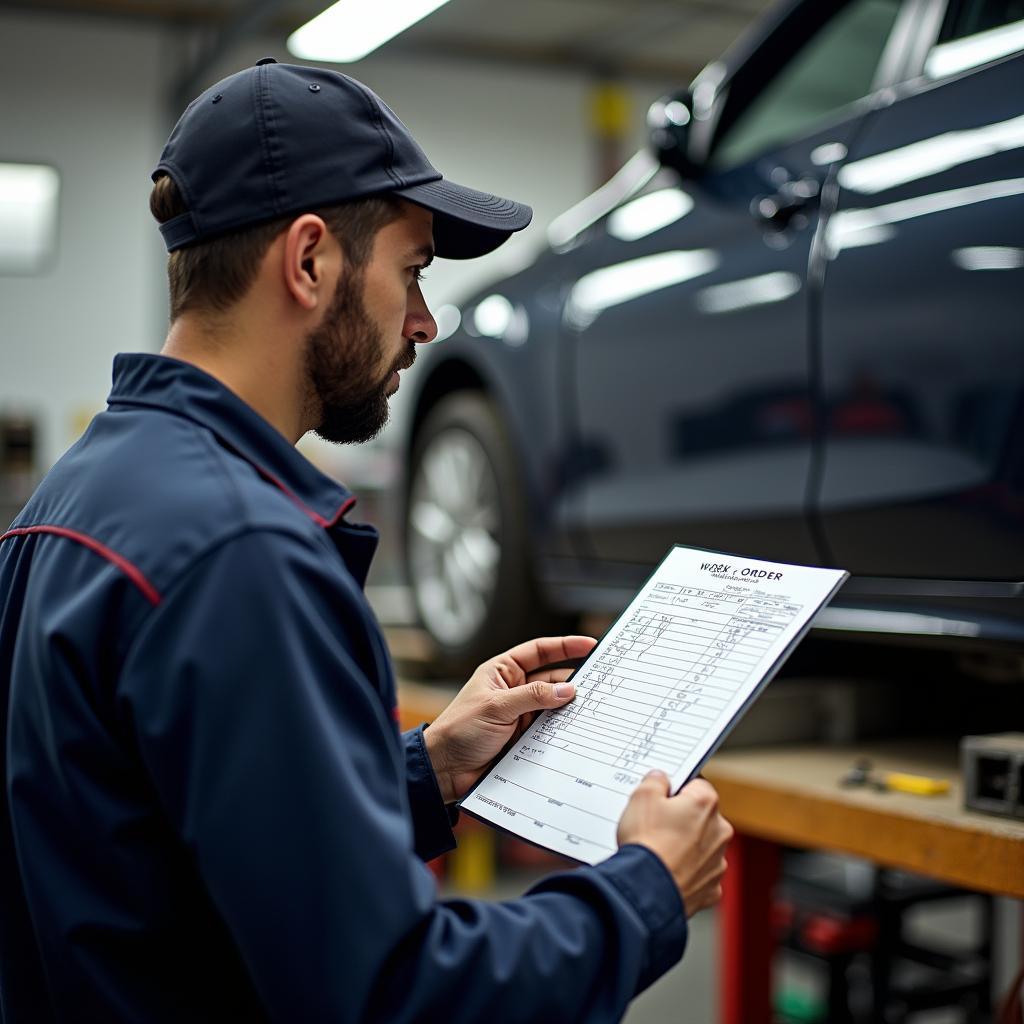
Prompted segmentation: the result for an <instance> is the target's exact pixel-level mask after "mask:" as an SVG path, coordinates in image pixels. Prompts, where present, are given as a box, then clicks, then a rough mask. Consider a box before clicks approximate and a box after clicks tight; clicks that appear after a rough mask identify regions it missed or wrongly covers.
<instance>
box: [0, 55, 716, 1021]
mask: <svg viewBox="0 0 1024 1024" xmlns="http://www.w3.org/2000/svg"><path fill="white" fill-rule="evenodd" d="M154 182H155V183H154V187H153V192H152V196H151V208H152V210H153V212H154V214H155V215H156V217H157V220H158V221H160V230H161V232H162V234H163V236H164V240H165V242H166V244H167V248H168V251H169V253H170V256H169V258H168V276H169V282H170V295H171V326H170V331H169V334H168V336H167V340H166V343H165V345H164V349H163V352H162V354H160V355H121V356H118V357H117V359H116V361H115V364H114V384H113V389H112V391H111V394H110V398H109V408H108V409H107V410H106V411H105V412H103V413H101V414H100V415H99V416H97V417H96V419H95V420H94V421H93V422H92V424H91V425H90V427H89V429H88V430H87V431H86V433H85V435H84V436H83V437H82V439H81V440H80V441H79V442H78V443H77V444H76V445H75V446H74V447H73V448H72V449H71V450H70V451H69V452H68V453H67V455H66V456H65V457H64V458H63V459H61V461H60V462H59V463H58V464H57V465H56V466H55V467H54V469H53V470H52V471H51V472H50V473H49V475H48V476H47V478H46V480H45V481H44V482H43V483H42V485H41V486H40V488H39V490H38V491H37V492H36V494H35V495H34V496H33V497H32V499H31V500H30V501H29V503H28V505H27V506H26V508H25V510H24V511H23V513H22V514H21V516H19V518H18V520H17V521H16V522H15V523H14V525H13V526H12V528H11V529H10V530H9V531H7V532H6V533H5V534H4V535H3V537H2V538H0V541H2V542H0V594H2V595H3V597H2V598H0V600H2V602H3V603H2V605H0V679H4V680H8V681H9V692H8V693H7V694H5V695H4V700H3V705H2V706H3V708H4V716H5V717H4V722H3V724H4V735H5V755H6V757H5V762H6V768H5V773H6V778H5V782H6V785H5V787H4V794H5V797H4V800H5V803H4V814H3V816H2V820H0V852H2V872H3V873H2V889H0V893H2V904H0V970H2V977H0V993H2V999H3V1005H2V1009H3V1019H4V1020H5V1021H6V1022H8V1024H10V1022H15V1024H17V1022H21V1021H31V1022H33V1024H39V1022H41V1021H46V1020H51V1019H57V1020H62V1021H78V1020H82V1021H85V1020H88V1021H100V1020H102V1021H106V1022H112V1021H146V1022H147V1024H158V1022H164V1021H167V1022H170V1021H206V1020H208V1021H218V1022H226V1021H243V1020H266V1019H272V1020H281V1021H304V1022H309V1021H377V1020H381V1021H435V1020H438V1021H439V1020H449V1021H467V1022H476V1021H482V1020H489V1021H492V1022H498V1021H519V1020H523V1021H526V1020H530V1021H537V1020H565V1021H584V1020H586V1021H611V1020H616V1019H618V1018H619V1017H620V1016H621V1014H622V1013H623V1011H624V1009H625V1007H626V1005H627V1003H628V1001H629V1000H630V998H632V996H633V995H634V994H636V993H637V992H638V991H640V990H641V989H643V988H644V987H645V986H647V985H648V984H650V983H651V982H652V981H653V980H654V979H655V978H657V977H658V976H659V975H660V974H662V973H663V972H664V971H665V970H666V969H667V968H668V967H669V966H671V965H672V964H673V963H674V962H675V961H676V960H677V959H678V958H679V956H680V955H681V954H682V950H683V945H684V942H685V938H686V918H687V915H692V914H694V913H696V912H697V911H699V910H701V909H703V908H704V907H707V906H710V905H712V904H713V903H714V902H715V901H716V900H717V899H718V898H719V896H720V885H719V883H720V879H721V876H722V873H723V871H724V859H723V850H724V847H725V844H726V842H727V841H728V839H729V835H730V832H731V830H730V828H729V826H728V825H727V824H726V823H725V822H724V820H723V819H722V818H721V817H720V815H719V814H718V812H717V805H716V798H715V794H714V791H713V790H712V789H711V787H710V786H708V785H707V783H705V782H702V781H697V782H695V783H692V784H691V785H690V786H688V787H686V788H684V790H683V791H682V792H681V793H680V794H679V795H678V796H675V797H670V796H669V795H668V780H667V779H666V778H665V777H664V776H658V775H652V776H651V777H649V778H648V779H646V780H645V781H644V782H643V783H642V784H641V786H640V787H639V789H638V790H637V792H636V794H635V795H634V797H633V799H632V800H631V802H630V804H629V806H628V808H627V810H626V812H625V814H624V816H623V818H622V821H621V823H620V826H619V834H618V835H619V842H620V844H621V846H620V849H619V850H618V852H617V853H616V854H615V855H614V856H612V857H610V858H609V859H608V860H607V861H605V862H604V863H602V864H600V865H598V866H596V867H592V868H591V867H586V868H581V869H579V870H576V871H566V872H563V873H561V874H556V875H554V876H552V877H550V878H548V879H545V880H544V881H543V882H541V883H540V884H539V885H537V886H535V887H534V889H533V890H532V891H531V892H530V893H528V894H527V895H526V896H524V897H523V898H521V899H520V900H517V901H514V902H509V903H504V904H488V903H484V902H474V901H466V900H455V901H447V902H444V901H440V900H438V898H437V894H436V890H435V885H434V881H433V877H432V875H431V874H430V872H429V870H428V869H427V867H426V866H425V864H424V861H425V860H427V859H429V858H431V857H433V856H436V855H437V854H439V853H441V852H443V851H444V850H447V849H450V848H451V847H452V845H453V840H452V832H451V824H452V821H453V819H454V811H453V810H452V808H454V806H455V804H456V802H457V801H458V799H459V798H460V797H461V796H463V795H464V794H465V793H466V792H467V790H468V789H469V788H470V787H471V786H472V784H473V782H474V781H475V780H476V778H477V777H478V776H479V775H480V773H481V772H482V771H483V770H484V768H485V767H486V766H487V764H488V763H489V762H490V761H491V760H492V759H493V758H494V757H495V756H496V755H497V754H498V752H499V751H500V750H501V748H502V747H503V746H504V745H505V744H506V742H507V741H508V740H509V739H510V738H511V737H512V736H513V735H514V734H515V733H516V731H517V730H518V729H520V728H522V727H523V725H524V723H525V722H526V721H527V720H528V719H529V716H531V715H532V714H534V713H536V712H537V711H538V710H540V709H543V708H553V707H558V706H561V705H563V704H565V703H567V702H568V701H569V700H571V699H572V695H573V687H572V685H571V683H567V682H566V677H567V675H568V672H567V670H565V669H564V668H563V669H558V668H550V667H548V666H551V665H554V664H556V663H558V662H564V661H566V660H569V659H574V658H579V657H580V656H582V655H584V654H585V653H586V652H587V651H589V650H590V649H591V648H592V646H593V644H594V641H593V640H591V639H588V638H586V637H560V638H543V639H538V640H533V641H530V642H527V643H524V644H522V645H520V646H518V647H516V648H513V649H512V650H510V651H506V652H505V653H504V654H499V655H497V656H496V657H495V658H493V659H492V660H491V661H489V662H486V663H485V664H483V665H481V666H480V668H479V669H478V670H477V671H476V672H475V673H474V675H473V677H472V678H471V679H470V680H469V682H468V683H467V684H466V686H465V687H464V688H463V690H462V691H461V692H460V693H459V695H458V696H457V697H456V698H455V700H454V701H453V702H452V704H451V705H450V706H449V707H448V708H447V709H446V710H445V711H444V712H443V713H442V714H441V715H440V716H439V717H438V718H437V719H436V720H435V721H434V722H433V723H432V724H431V725H430V726H429V727H427V728H420V729H416V730H413V731H412V732H410V733H407V734H405V735H401V734H400V733H399V732H398V728H397V725H396V723H395V717H396V715H395V710H396V709H395V684H394V678H393V675H392V671H391V666H390V662H389V659H388V655H387V650H386V648H385V644H384V640H383V637H382V635H381V632H380V629H379V627H378V625H377V623H376V621H375V619H374V617H373V614H372V612H371V611H370V609H369V607H368V605H367V603H366V600H365V597H364V595H363V592H362V584H363V581H364V579H365V576H366V572H367V569H368V567H369V563H370V559H371V557H372V554H373V550H374V547H375V543H376V536H375V533H374V531H373V530H372V529H370V528H369V527H366V526H360V525H358V524H356V523H353V522H350V521H349V520H348V519H347V518H346V516H347V513H348V511H349V509H350V508H351V506H352V504H353V501H354V499H353V498H351V497H350V496H349V495H348V493H347V492H346V491H345V490H344V489H343V488H342V487H340V486H339V485H338V484H336V483H335V482H334V481H332V480H330V479H328V478H326V477H325V476H323V475H322V474H320V473H319V472H318V471H317V470H316V469H315V468H314V467H313V466H312V465H310V464H309V463H308V462H307V461H306V460H305V459H304V458H302V456H301V455H299V454H298V453H297V452H296V451H295V448H294V444H295V442H296V441H298V440H299V438H300V437H302V435H303V434H305V433H306V432H307V431H309V430H315V431H317V432H318V433H319V434H321V435H322V436H323V437H325V438H327V439H329V440H332V441H361V440H365V439H367V438H369V437H372V436H373V435H374V434H375V433H376V432H377V431H378V430H380V428H381V427H382V425H383V424H384V422H385V420H386V418H387V410H388V397H389V396H390V395H391V394H393V393H394V391H395V390H396V389H397V388H398V384H399V373H400V371H401V370H402V369H403V368H405V367H408V366H409V365H411V363H412V361H413V359H414V357H415V352H414V349H415V346H416V345H417V344H420V343H424V342H429V341H430V340H431V339H432V338H433V337H434V335H435V333H436V328H435V325H434V322H433V319H432V318H431V316H430V313H429V311H428V309H427V307H426V305H425V303H424V301H423V297H422V294H421V292H420V287H419V276H420V274H421V272H422V270H423V268H424V267H425V266H426V265H427V263H429V262H430V260H431V258H432V256H433V254H434V252H435V251H436V252H437V253H438V254H439V255H442V256H449V257H454V258H468V257H471V256H475V255H480V254H482V253H485V252H488V251H490V250H491V249H493V248H495V247H496V246H497V245H499V244H501V242H503V241H504V240H505V239H506V238H507V237H508V236H509V235H510V234H511V233H512V232H513V231H517V230H520V229H522V228H523V227H525V226H526V224H527V223H528V221H529V218H530V211H529V209H528V208H526V207H523V206H521V205H519V204H518V203H513V202H511V201H508V200H502V199H499V198H497V197H494V196H488V195H485V194H483V193H478V192H474V191H472V190H470V189H466V188H463V187H462V186H458V185H454V184H452V183H450V182H446V181H444V180H443V179H442V178H441V176H440V174H439V173H438V172H437V171H436V170H434V168H433V167H432V166H431V165H430V163H429V162H428V161H427V159H426V157H425V156H424V155H423V153H422V151H421V150H420V149H419V147H418V146H417V145H416V143H415V142H414V141H413V139H412V137H411V136H410V135H409V133H408V130H407V129H406V128H405V126H404V125H403V124H402V123H401V122H400V121H399V120H398V119H397V118H396V117H395V116H394V114H393V113H392V112H391V111H390V110H389V109H388V108H387V107H386V106H385V105H384V104H383V103H382V102H381V101H380V100H379V99H378V98H377V97H376V96H375V95H374V94H373V93H371V92H370V91H369V90H368V89H366V88H365V87H364V86H362V85H360V84H359V83H357V82H355V81H353V80H352V79H349V78H346V77H345V76H343V75H339V74H337V73H335V72H328V71H321V70H317V69H313V68H302V67H290V66H287V65H280V64H277V63H276V62H273V61H261V62H260V64H259V65H257V66H256V67H255V68H251V69H248V70H246V71H243V72H240V73H238V74H236V75H233V76H231V77H230V78H228V79H226V80H224V81H222V82H220V83H218V84H217V85H216V86H214V87H213V88H212V89H210V90H208V91H207V92H206V93H204V94H203V95H202V96H200V97H199V98H198V99H197V100H195V101H194V102H193V103H192V104H191V105H190V107H189V108H188V110H187V111H186V112H185V114H184V115H183V116H182V119H181V120H180V121H179V123H178V125H177V127H176V128H175V129H174V132H173V133H172V135H171V138H170V140H169V141H168V143H167V146H166V147H165V149H164V153H163V156H162V157H161V160H160V163H159V165H158V167H157V170H156V172H155V173H154Z"/></svg>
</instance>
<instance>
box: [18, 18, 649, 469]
mask: <svg viewBox="0 0 1024 1024" xmlns="http://www.w3.org/2000/svg"><path fill="white" fill-rule="evenodd" d="M0 38H3V39H4V42H5V47H4V50H5V57H4V60H3V61H2V62H0V96H3V98H4V102H3V104H2V105H0V160H13V161H33V162H35V161H38V162H44V163H52V164H54V165H56V166H57V168H58V169H59V170H60V173H61V176H62V192H61V217H60V228H59V232H60V237H59V248H58V253H57V258H56V261H55V263H54V265H53V266H52V267H51V268H50V269H48V270H47V271H46V272H45V273H43V274H41V275H38V276H35V277H0V346H2V352H3V364H2V365H3V370H2V373H0V410H3V409H11V408H17V409H24V410H28V411H29V412H31V413H34V414H36V415H37V417H38V418H39V421H40V425H41V428H42V430H41V437H40V464H41V465H42V466H48V465H49V464H50V463H51V462H52V461H53V460H54V459H56V458H57V457H58V456H59V454H60V453H61V452H62V451H63V450H64V449H65V448H66V447H67V445H68V444H69V443H71V441H72V440H74V438H75V437H76V436H77V435H78V433H79V431H80V429H81V426H82V422H83V420H84V419H86V418H87V416H88V415H89V414H91V413H92V412H94V411H95V410H96V409H98V408H102V406H103V404H104V400H105V397H106V394H107V391H108V387H109V376H110V360H111V357H112V356H113V354H114V353H115V352H117V351H120V350H126V349H127V350H131V349H150V350H153V349H156V348H158V347H159V345H160V343H161V342H162V339H163V330H164V326H165V317H166V302H165V298H164V282H163V250H162V247H161V243H160V239H159V235H158V233H157V232H156V230H155V226H154V225H153V223H152V220H151V219H150V217H149V213H148V208H147V196H148V192H149V177H148V176H149V172H150V170H151V169H152V167H153V165H154V163H155V161H156V158H157V155H158V154H159V151H160V147H161V145H162V143H163V140H164V139H165V137H166V135H167V133H168V131H169V130H170V127H171V125H170V118H169V116H168V114H167V110H166V107H165V101H164V98H163V97H164V95H165V92H166V91H167V89H168V83H169V82H170V81H171V80H172V72H173V73H179V72H180V67H181V66H182V63H183V62H182V60H181V55H182V48H181V41H180V40H179V39H175V38H174V37H173V36H171V35H170V34H168V33H167V32H166V31H165V30H161V29H159V28H154V27H143V28H137V27H133V26H130V25H126V24H124V23H122V22H116V21H111V20H103V19H96V18H81V17H70V16H64V15H62V16H56V15H44V14H40V15H33V14H26V13H12V12H3V13H0ZM266 55H273V56H276V57H278V59H280V60H287V59H289V58H288V55H287V52H286V50H285V47H284V42H283V40H282V39H279V38H276V37H266V38H263V39H257V40H255V41H253V42H252V43H248V44H246V45H244V46H240V47H238V48H237V49H236V50H235V51H233V52H232V53H231V54H230V55H229V57H228V59H227V60H225V61H224V62H222V63H221V64H220V65H219V66H218V67H216V68H214V69H212V71H211V73H210V75H209V77H208V81H207V82H206V83H204V84H210V83H212V81H214V80H216V79H217V78H219V77H221V76H222V75H225V74H228V73H230V72H232V71H235V70H237V69H238V68H241V67H245V66H247V65H249V64H252V63H254V62H255V61H256V60H257V59H258V58H259V57H261V56H266ZM342 70H346V71H348V72H349V73H351V74H353V75H354V76H355V77H358V78H361V79H362V80H364V81H365V82H366V83H367V84H368V85H370V86H371V88H373V89H374V90H375V91H377V92H378V93H379V94H380V95H381V96H382V97H383V98H384V99H385V100H386V101H387V102H388V103H389V104H390V105H391V106H392V107H394V108H395V110H396V111H397V112H398V114H399V116H400V117H402V119H403V120H404V121H405V122H406V124H408V125H409V127H410V128H411V129H412V131H413V132H414V134H415V135H416V137H417V139H418V140H419V141H420V142H421V144H422V145H423V148H424V149H425V150H426V152H427V154H428V155H429V156H430V158H431V159H432V161H433V162H434V163H435V165H436V166H437V167H438V168H439V169H440V170H441V171H442V172H443V173H444V174H445V175H446V176H448V177H451V178H453V179H454V180H457V181H461V182H464V183H465V184H467V185H472V186H475V187H478V188H481V189H484V190H486V191H493V192H498V193H504V194H507V195H511V196H514V197H515V198H517V199H521V200H523V201H525V202H528V203H530V204H531V205H532V206H533V207H534V209H535V211H536V215H535V220H534V224H533V226H531V228H530V229H528V231H526V232H524V233H523V235H522V236H519V237H517V238H516V239H514V240H513V242H510V243H509V244H508V245H507V246H505V247H504V248H503V249H502V250H501V251H500V252H498V253H495V254H494V255H492V256H490V257H486V258H484V259H482V260H477V261H473V262H472V263H468V264H467V263H447V264H446V263H445V262H444V261H438V263H437V264H436V265H435V266H434V267H433V268H431V270H430V272H429V273H428V278H427V282H426V288H425V291H426V293H427V298H428V300H429V301H431V303H433V304H435V305H437V304H441V303H443V302H447V301H452V300H453V299H458V298H459V297H460V296H462V295H465V294H466V293H467V292H468V291H470V290H472V289H473V288H475V287H477V286H478V285H480V284H482V283H484V282H485V281H486V280H487V279H490V278H493V277H496V276H499V275H501V274H503V273H506V272H508V271H509V270H510V269H513V268H515V267H516V266H517V265H520V264H521V263H522V262H524V261H528V260H529V259H530V257H531V256H532V254H533V253H535V252H536V251H537V250H538V249H539V248H540V247H541V246H543V244H544V228H545V226H546V225H547V223H548V222H549V221H550V220H551V219H552V218H553V217H555V216H556V215H557V214H559V213H561V212H562V211H564V210H565V209H566V208H567V207H569V206H571V205H572V204H573V203H575V202H576V201H577V200H578V199H580V198H581V197H582V196H583V195H585V194H586V193H587V192H588V191H589V190H590V189H591V187H592V186H593V184H594V180H593V178H594V170H593V168H594V158H593V154H592V150H591V141H590V138H589V134H588V123H587V119H588V114H587V110H588V102H589V88H590V83H589V82H588V81H587V80H586V78H585V77H584V76H583V75H582V74H579V73H568V72H566V73H555V72H540V71H536V70H523V71H518V70H512V69H509V68H507V67H501V66H498V67H494V66H480V65H474V64H468V63H464V62H458V63H445V62H441V61H436V60H435V61H432V60H431V59H430V58H429V55H426V54H424V55H423V57H422V59H410V58H408V57H404V58H403V59H401V60H396V59H394V58H390V59H388V58H385V57H377V58H374V57H371V58H368V59H367V60H364V61H362V62H361V63H360V64H358V65H355V66H353V67H349V68H342ZM668 84H669V83H666V85H665V87H666V88H667V87H668ZM661 91H662V87H661V86H660V84H657V83H655V84H650V83H647V84H639V85H636V84H634V85H633V86H631V87H630V92H631V95H632V96H633V108H634V111H633V112H634V119H633V120H634V124H635V126H636V132H635V136H634V138H633V140H632V144H635V146H637V147H638V146H639V145H641V144H642V142H643V136H644V131H643V113H644V111H645V109H646V106H647V104H648V103H649V102H650V101H651V99H653V98H654V97H655V96H656V95H658V93H659V92H661ZM396 411H398V412H400V410H396Z"/></svg>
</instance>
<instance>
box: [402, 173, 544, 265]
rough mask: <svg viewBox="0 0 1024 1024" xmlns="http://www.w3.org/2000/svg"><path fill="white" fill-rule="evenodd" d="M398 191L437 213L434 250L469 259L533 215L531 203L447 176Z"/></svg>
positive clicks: (494, 245) (498, 242) (495, 244)
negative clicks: (459, 182) (508, 197)
mask: <svg viewBox="0 0 1024 1024" xmlns="http://www.w3.org/2000/svg"><path fill="white" fill-rule="evenodd" d="M395 195H399V196H402V198H403V199H408V200H409V201H410V202H413V203H416V204H417V205H418V206H423V207H425V208H426V209H428V210H430V211H431V212H432V213H433V214H434V251H435V252H436V253H437V255H438V256H442V257H444V258H445V259H449V260H469V259H473V258H474V257H475V256H484V255H486V254H487V253H489V252H493V251H494V250H495V249H497V248H498V246H499V245H501V244H502V242H504V241H506V240H507V239H508V238H509V237H510V236H511V235H512V234H513V233H514V232H516V231H522V230H523V228H525V227H526V226H527V225H528V224H529V223H530V221H531V220H532V219H533V210H531V209H530V207H529V206H525V205H524V204H522V203H517V202H514V201H513V200H511V199H502V198H501V196H492V195H490V194H488V193H487V192H477V191H476V189H473V188H466V186H465V185H456V184H455V183H454V182H452V181H445V180H444V179H443V178H442V179H441V180H439V181H430V182H427V184H425V185H412V186H410V187H409V188H400V189H396V190H395Z"/></svg>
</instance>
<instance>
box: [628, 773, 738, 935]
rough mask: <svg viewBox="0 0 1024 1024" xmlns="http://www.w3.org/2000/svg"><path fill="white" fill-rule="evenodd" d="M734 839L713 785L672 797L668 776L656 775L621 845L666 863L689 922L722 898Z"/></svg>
mask: <svg viewBox="0 0 1024 1024" xmlns="http://www.w3.org/2000/svg"><path fill="white" fill-rule="evenodd" d="M732 836H733V827H732V825H730V824H729V822H727V821H726V820H725V818H723V817H722V816H721V815H720V814H719V813H718V794H717V793H716V792H715V790H714V787H713V786H712V785H711V783H710V782H706V781H705V780H704V779H694V780H693V781H692V782H689V783H687V784H686V785H685V786H683V788H682V789H681V790H680V791H679V792H678V793H677V794H676V795H675V796H669V780H668V776H667V775H665V774H664V773H662V772H656V771H655V772H649V773H648V774H647V776H646V777H645V778H644V780H643V782H641V783H640V785H639V786H637V788H636V790H635V791H634V792H633V795H632V796H631V797H630V799H629V803H628V804H627V805H626V809H625V811H623V814H622V818H621V819H620V820H619V831H618V840H619V845H620V846H622V845H624V844H625V843H639V844H640V845H641V846H646V847H647V848H648V849H650V850H653V851H654V852H655V853H656V854H657V855H658V856H659V857H660V858H661V860H662V861H663V862H664V864H665V866H666V867H667V868H668V870H669V871H670V872H671V874H672V877H673V879H675V883H676V887H677V888H678V889H679V895H680V896H682V898H683V904H684V906H685V907H686V916H687V917H693V915H694V914H696V913H697V912H698V911H700V910H704V909H706V908H707V907H712V906H714V905H715V904H716V903H717V902H718V901H719V900H720V899H721V898H722V876H723V875H724V874H725V847H726V845H727V844H728V842H729V840H730V839H732Z"/></svg>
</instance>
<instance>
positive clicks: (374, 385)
mask: <svg viewBox="0 0 1024 1024" xmlns="http://www.w3.org/2000/svg"><path fill="white" fill-rule="evenodd" d="M383 351H384V338H383V335H382V333H381V331H380V328H378V327H377V325H376V324H375V323H374V322H373V321H372V320H371V319H370V317H369V316H368V315H367V312H366V307H365V305H364V304H363V282H362V278H361V277H359V275H350V274H345V275H343V276H342V278H341V280H339V282H338V287H337V289H336V290H335V292H334V298H333V299H332V300H331V307H330V309H328V311H327V314H326V316H325V317H324V319H323V322H322V323H321V324H320V326H319V327H316V328H314V329H313V330H312V331H310V333H309V334H308V335H307V337H306V380H307V382H308V385H309V389H310V390H309V395H310V401H311V403H312V412H313V417H314V419H316V420H317V421H318V422H317V425H316V426H315V427H314V428H313V430H314V431H315V433H316V434H318V435H319V436H320V437H322V438H323V439H324V440H325V441H332V442H334V443H335V444H356V443H359V442H362V441H369V440H370V439H371V438H374V437H376V436H377V435H378V434H379V433H380V432H381V430H382V429H383V427H384V424H385V423H387V421H388V393H387V389H388V383H389V382H390V380H391V374H392V373H393V372H394V371H395V370H398V369H403V368H404V367H407V366H411V365H412V362H413V360H414V359H415V358H416V354H415V346H414V345H413V343H412V342H409V351H408V353H407V354H406V355H405V356H403V357H402V358H401V359H399V360H398V361H397V362H396V363H395V365H394V366H393V367H391V369H389V370H388V372H387V373H386V374H385V375H384V378H383V380H376V379H375V376H374V375H375V374H376V373H377V372H378V367H379V366H380V358H381V353H382V352H383Z"/></svg>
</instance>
